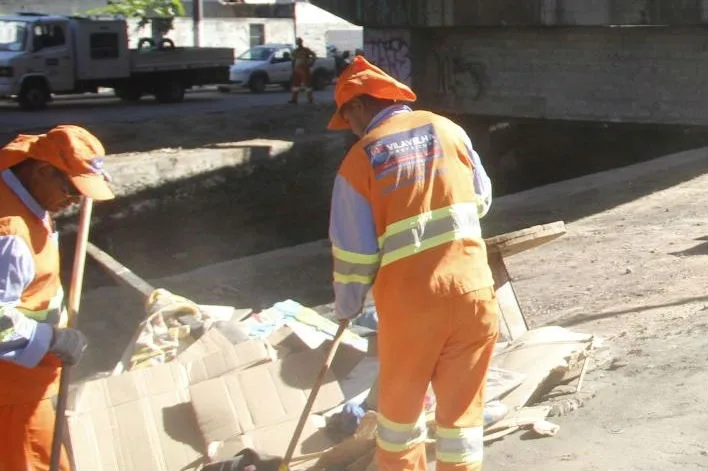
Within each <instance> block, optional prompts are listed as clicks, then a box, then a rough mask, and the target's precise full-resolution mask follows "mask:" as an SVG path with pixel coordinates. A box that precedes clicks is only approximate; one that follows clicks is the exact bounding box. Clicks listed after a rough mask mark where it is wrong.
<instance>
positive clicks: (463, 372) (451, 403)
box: [376, 288, 499, 471]
mask: <svg viewBox="0 0 708 471" xmlns="http://www.w3.org/2000/svg"><path fill="white" fill-rule="evenodd" d="M382 304H384V305H386V306H391V305H392V303H390V302H388V301H387V302H385V303H382ZM378 306H379V303H378V302H377V309H378V311H379V333H378V345H379V360H380V374H379V381H380V384H379V388H380V389H379V427H378V437H377V453H376V458H377V464H378V469H379V470H380V471H403V470H406V471H408V470H410V471H423V470H425V469H427V459H426V458H427V457H426V450H425V444H424V443H423V440H424V439H425V438H426V429H425V423H424V421H422V420H421V419H422V418H423V401H424V398H425V393H426V391H427V389H428V385H429V384H431V383H432V386H433V391H434V392H435V396H436V399H437V406H436V411H435V420H436V441H437V453H436V454H437V456H436V459H437V470H438V471H452V470H456V471H460V470H464V471H479V470H481V468H482V447H483V441H482V437H483V432H482V427H483V423H484V422H483V412H484V388H485V381H486V376H487V370H488V368H489V364H490V362H491V357H492V353H493V350H494V345H495V343H496V341H497V337H498V335H499V330H498V329H499V327H498V319H497V317H498V314H497V313H498V308H497V301H496V296H495V293H494V290H493V288H485V289H481V290H478V291H473V292H470V293H467V294H465V295H458V296H451V297H438V298H431V299H430V302H429V304H427V305H423V304H416V305H415V306H409V305H405V304H404V303H401V305H400V307H399V308H396V309H390V308H389V309H381V308H379V307H378Z"/></svg>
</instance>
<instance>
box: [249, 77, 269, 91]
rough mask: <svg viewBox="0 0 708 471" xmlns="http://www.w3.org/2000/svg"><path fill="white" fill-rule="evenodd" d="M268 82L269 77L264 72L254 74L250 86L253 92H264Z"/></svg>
mask: <svg viewBox="0 0 708 471" xmlns="http://www.w3.org/2000/svg"><path fill="white" fill-rule="evenodd" d="M267 84H268V78H267V77H266V76H265V75H263V74H258V75H254V76H253V77H251V80H250V81H249V82H248V88H250V89H251V91H252V92H253V93H263V92H264V91H265V89H266V85H267Z"/></svg>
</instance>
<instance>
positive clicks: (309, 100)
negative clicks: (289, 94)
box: [307, 90, 315, 104]
mask: <svg viewBox="0 0 708 471" xmlns="http://www.w3.org/2000/svg"><path fill="white" fill-rule="evenodd" d="M307 102H308V103H309V104H313V103H314V102H315V99H314V97H313V96H312V90H308V91H307Z"/></svg>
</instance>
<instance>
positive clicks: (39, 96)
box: [17, 80, 50, 111]
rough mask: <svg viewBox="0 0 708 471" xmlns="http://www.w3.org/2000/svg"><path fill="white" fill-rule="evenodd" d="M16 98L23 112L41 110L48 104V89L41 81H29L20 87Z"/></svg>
mask: <svg viewBox="0 0 708 471" xmlns="http://www.w3.org/2000/svg"><path fill="white" fill-rule="evenodd" d="M17 98H18V101H19V102H20V107H21V108H22V109H23V110H28V111H35V110H41V109H43V108H46V107H47V103H49V99H50V94H49V88H48V87H47V84H46V83H44V81H42V80H29V81H27V82H25V83H24V84H23V85H22V89H21V90H20V94H19V96H18V97H17Z"/></svg>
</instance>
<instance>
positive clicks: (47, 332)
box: [0, 170, 52, 368]
mask: <svg viewBox="0 0 708 471" xmlns="http://www.w3.org/2000/svg"><path fill="white" fill-rule="evenodd" d="M0 176H1V177H2V181H1V182H0V184H5V185H7V187H9V189H10V190H11V191H13V193H15V194H16V195H17V196H18V197H19V198H20V200H21V201H22V202H23V203H24V204H25V205H26V206H27V207H28V208H30V209H31V210H32V211H33V212H34V213H35V214H36V216H37V217H39V218H40V220H45V218H46V216H47V215H46V214H45V213H44V211H43V210H41V209H40V207H39V204H37V203H36V201H35V200H34V198H32V197H31V195H29V193H28V192H27V191H26V190H25V189H24V187H22V186H21V184H20V183H19V181H18V180H17V179H16V177H15V176H14V174H12V172H10V171H9V170H6V171H4V172H1V173H0ZM0 220H2V217H0ZM35 275H36V273H35V263H34V258H33V256H32V252H31V250H30V247H29V246H28V245H27V243H26V242H25V239H24V238H23V237H21V236H20V235H18V234H17V233H15V231H13V230H8V228H7V227H6V225H4V224H3V225H0V360H2V361H10V362H14V363H17V364H20V365H22V366H26V367H30V368H31V367H34V366H36V365H37V364H38V363H39V362H40V360H41V359H42V358H43V357H44V355H45V354H46V353H47V351H48V349H49V346H50V343H51V340H52V326H51V325H48V324H45V323H41V322H37V321H36V320H34V319H32V318H30V317H28V316H26V315H25V314H24V313H22V312H21V311H20V310H19V309H18V306H19V305H20V303H21V299H22V295H23V293H24V292H25V290H26V289H27V287H28V286H29V285H30V284H31V283H32V281H33V280H34V279H35Z"/></svg>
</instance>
